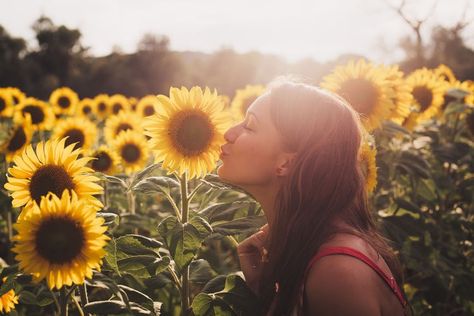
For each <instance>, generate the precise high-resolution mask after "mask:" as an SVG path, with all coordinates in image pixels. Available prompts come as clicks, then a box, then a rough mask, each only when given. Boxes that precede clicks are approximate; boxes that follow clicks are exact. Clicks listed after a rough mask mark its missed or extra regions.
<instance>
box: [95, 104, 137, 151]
mask: <svg viewBox="0 0 474 316" xmlns="http://www.w3.org/2000/svg"><path fill="white" fill-rule="evenodd" d="M141 124H142V119H141V118H140V117H139V116H138V114H136V113H135V112H130V111H122V112H120V113H119V114H117V115H113V116H110V117H109V118H108V119H107V120H106V121H105V128H104V134H105V140H106V141H107V143H108V144H111V143H113V142H114V141H115V140H116V139H117V136H118V135H119V134H120V133H122V132H125V131H128V130H133V131H137V132H143V129H142V127H141Z"/></svg>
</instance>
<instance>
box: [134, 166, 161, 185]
mask: <svg viewBox="0 0 474 316" xmlns="http://www.w3.org/2000/svg"><path fill="white" fill-rule="evenodd" d="M160 167H161V164H151V165H149V166H148V167H146V168H145V169H143V170H142V171H140V172H139V173H137V174H136V175H135V177H134V178H133V182H132V183H131V186H132V187H133V186H135V184H136V183H138V182H140V181H141V180H143V179H144V178H145V177H146V176H148V175H150V174H151V173H153V171H155V170H156V169H159V168H160Z"/></svg>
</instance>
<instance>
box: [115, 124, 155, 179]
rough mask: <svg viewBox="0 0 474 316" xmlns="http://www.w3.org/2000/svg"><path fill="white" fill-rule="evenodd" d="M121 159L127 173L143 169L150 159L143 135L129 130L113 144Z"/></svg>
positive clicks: (121, 134)
mask: <svg viewBox="0 0 474 316" xmlns="http://www.w3.org/2000/svg"><path fill="white" fill-rule="evenodd" d="M112 147H113V148H114V151H115V152H116V153H117V155H118V156H119V157H120V161H121V162H122V166H123V169H124V171H125V173H127V174H131V173H133V172H137V171H139V170H141V169H143V168H144V167H145V166H146V164H147V162H148V158H149V149H148V144H147V142H146V138H145V136H143V134H142V133H140V132H137V131H133V130H127V131H124V132H122V133H120V135H118V136H117V138H116V140H115V141H114V143H113V144H112Z"/></svg>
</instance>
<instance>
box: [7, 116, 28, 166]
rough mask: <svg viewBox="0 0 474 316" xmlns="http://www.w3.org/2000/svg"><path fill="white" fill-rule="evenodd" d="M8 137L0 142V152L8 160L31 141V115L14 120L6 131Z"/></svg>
mask: <svg viewBox="0 0 474 316" xmlns="http://www.w3.org/2000/svg"><path fill="white" fill-rule="evenodd" d="M8 135H9V136H8V137H7V138H6V139H5V140H4V141H3V142H2V143H1V144H0V152H1V153H3V154H5V159H6V160H7V161H8V162H10V161H12V160H13V157H14V156H15V155H17V154H19V153H21V151H22V150H23V149H24V148H25V147H26V146H27V145H28V144H30V142H31V137H32V136H33V129H32V128H31V117H30V116H29V115H28V116H27V117H26V118H22V119H20V121H19V122H15V124H14V125H13V126H12V128H11V130H10V131H9V133H8Z"/></svg>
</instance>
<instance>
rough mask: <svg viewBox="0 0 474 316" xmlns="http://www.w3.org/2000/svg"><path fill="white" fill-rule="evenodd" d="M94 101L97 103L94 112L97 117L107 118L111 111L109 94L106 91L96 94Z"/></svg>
mask: <svg viewBox="0 0 474 316" xmlns="http://www.w3.org/2000/svg"><path fill="white" fill-rule="evenodd" d="M94 103H95V108H94V114H95V115H96V117H97V118H98V119H99V120H103V119H105V118H106V117H107V116H108V115H109V113H110V112H111V110H110V98H109V96H108V95H107V94H104V93H102V94H99V95H97V96H95V98H94Z"/></svg>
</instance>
